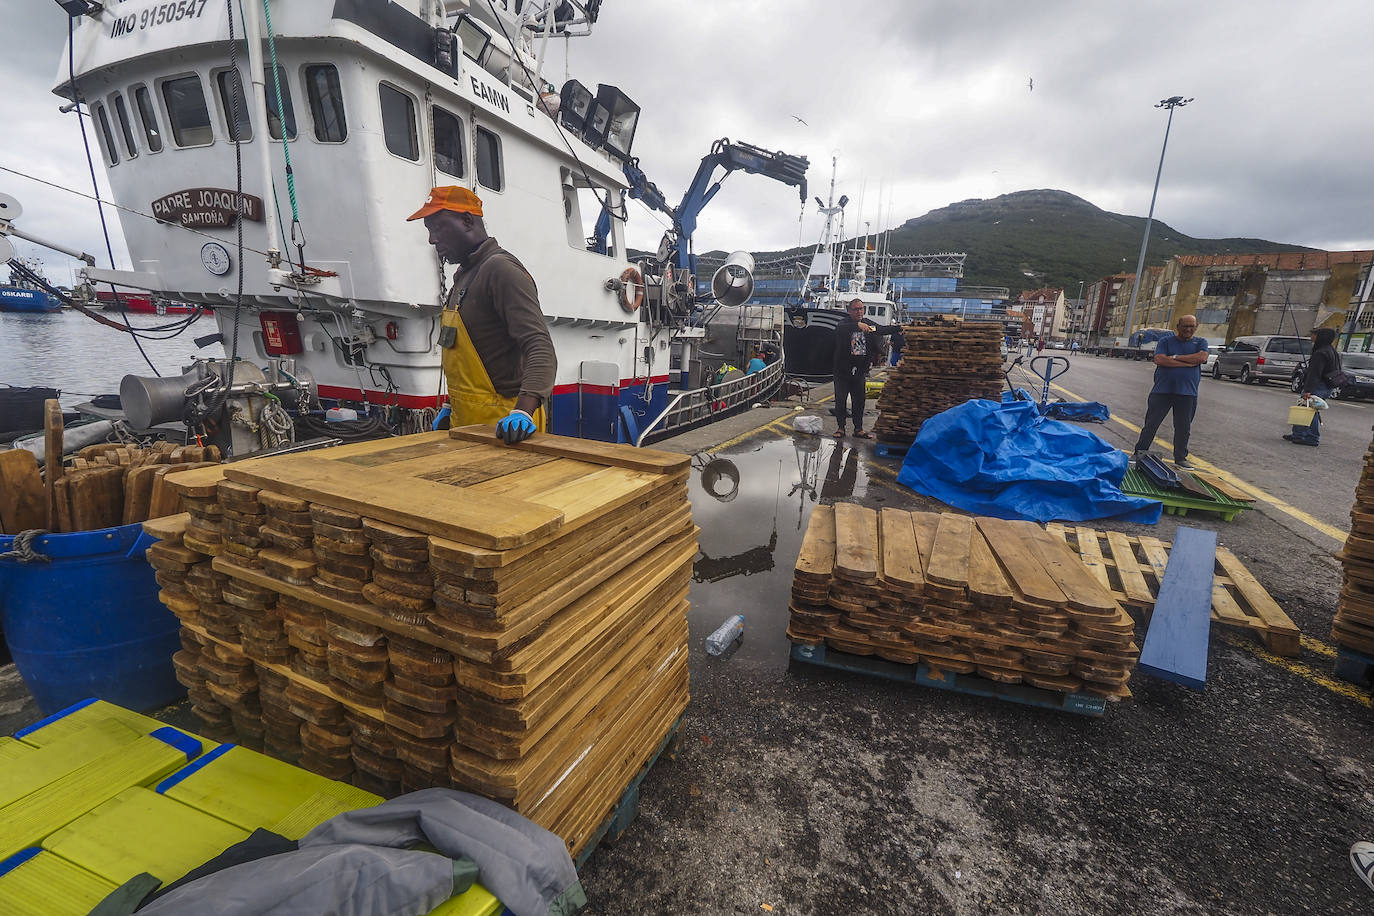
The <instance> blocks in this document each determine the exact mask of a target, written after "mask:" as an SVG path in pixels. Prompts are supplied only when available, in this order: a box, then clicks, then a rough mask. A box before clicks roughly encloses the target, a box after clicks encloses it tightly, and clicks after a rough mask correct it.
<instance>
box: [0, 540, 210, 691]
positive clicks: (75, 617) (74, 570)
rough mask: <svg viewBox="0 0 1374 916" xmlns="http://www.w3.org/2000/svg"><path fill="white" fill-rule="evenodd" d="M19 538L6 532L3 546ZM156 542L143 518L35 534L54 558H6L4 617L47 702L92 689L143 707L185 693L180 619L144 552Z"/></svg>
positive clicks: (33, 687)
mask: <svg viewBox="0 0 1374 916" xmlns="http://www.w3.org/2000/svg"><path fill="white" fill-rule="evenodd" d="M13 542H14V538H13V537H9V536H0V553H3V552H5V551H8V550H10V549H11V547H12V546H13ZM153 542H154V539H153V538H150V537H149V536H148V535H146V534H144V533H143V527H142V525H140V524H137V523H135V524H132V525H121V526H119V527H118V528H102V529H99V530H97V531H78V532H74V533H72V534H45V535H43V536H41V537H39V538H36V539H35V540H34V542H33V548H34V550H35V552H37V553H42V554H44V555H45V556H48V557H50V558H51V561H50V562H47V563H42V562H36V563H35V562H28V563H22V562H19V561H17V560H14V559H0V626H3V628H4V636H5V640H6V642H8V643H9V648H10V654H11V655H12V656H13V657H14V664H15V667H17V668H18V669H19V675H20V677H22V678H23V679H24V685H25V686H26V687H28V689H29V692H30V693H31V694H33V697H34V699H35V700H36V701H37V702H38V707H39V708H40V709H42V710H43V712H45V713H54V712H57V711H58V710H61V709H65V708H66V707H68V706H70V705H72V704H73V703H76V702H77V701H79V700H83V699H85V698H87V697H98V698H99V699H102V700H108V701H109V702H111V703H117V704H118V705H120V706H124V707H127V708H129V709H136V710H140V711H143V710H149V709H155V708H157V707H159V706H165V705H167V704H168V703H172V702H175V701H176V700H177V699H179V698H180V697H182V696H184V695H185V693H186V690H185V688H183V687H182V686H181V685H180V684H179V683H177V679H176V673H175V671H174V669H173V668H172V655H173V653H175V652H176V651H177V649H179V648H180V640H179V639H178V637H177V630H178V628H179V624H178V623H177V619H176V617H175V616H173V615H172V613H171V612H170V611H168V610H167V609H166V608H165V607H163V606H162V603H161V602H159V601H158V600H157V592H158V586H157V583H156V582H155V581H154V580H153V569H152V567H150V566H149V565H148V561H147V560H146V559H144V556H143V552H144V551H145V550H146V549H147V548H148V545H149V544H152V543H153Z"/></svg>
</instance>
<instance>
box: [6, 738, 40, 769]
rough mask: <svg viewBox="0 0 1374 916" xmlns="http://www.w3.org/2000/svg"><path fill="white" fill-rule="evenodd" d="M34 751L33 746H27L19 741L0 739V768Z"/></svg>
mask: <svg viewBox="0 0 1374 916" xmlns="http://www.w3.org/2000/svg"><path fill="white" fill-rule="evenodd" d="M32 750H33V745H30V744H25V743H24V742H22V741H19V740H18V739H15V738H8V737H6V738H0V766H3V765H4V764H7V763H9V762H10V761H12V760H19V759H20V758H22V757H24V756H25V755H26V754H28V753H29V752H30V751H32Z"/></svg>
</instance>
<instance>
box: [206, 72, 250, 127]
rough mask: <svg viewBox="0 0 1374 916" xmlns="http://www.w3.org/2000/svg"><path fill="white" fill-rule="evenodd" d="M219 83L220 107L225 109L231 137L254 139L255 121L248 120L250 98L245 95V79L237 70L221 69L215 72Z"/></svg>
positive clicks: (226, 125) (226, 122)
mask: <svg viewBox="0 0 1374 916" xmlns="http://www.w3.org/2000/svg"><path fill="white" fill-rule="evenodd" d="M215 82H216V83H217V84H219V102H220V108H221V109H223V111H224V122H225V127H227V128H228V133H229V139H230V140H238V141H239V142H241V143H247V142H248V141H249V140H252V139H253V122H252V121H250V120H248V99H246V98H244V95H243V79H242V78H241V77H240V76H239V72H238V71H237V70H221V71H220V72H219V73H217V74H215Z"/></svg>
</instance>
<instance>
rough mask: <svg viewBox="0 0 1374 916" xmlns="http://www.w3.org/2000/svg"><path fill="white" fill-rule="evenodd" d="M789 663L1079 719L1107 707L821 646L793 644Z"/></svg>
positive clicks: (1087, 697) (1096, 699)
mask: <svg viewBox="0 0 1374 916" xmlns="http://www.w3.org/2000/svg"><path fill="white" fill-rule="evenodd" d="M791 663H792V664H794V665H797V666H801V667H805V666H808V665H809V666H813V667H816V668H826V669H830V670H832V671H849V672H852V673H855V674H864V675H868V676H870V677H880V678H884V679H886V680H890V681H901V682H904V683H911V684H917V685H919V686H922V687H934V688H936V689H938V690H949V691H952V692H954V693H962V694H967V695H969V696H980V697H991V698H993V699H998V700H1003V701H1006V702H1008V703H1019V704H1021V705H1023V706H1034V707H1037V708H1039V709H1053V710H1057V711H1059V712H1071V713H1076V714H1078V715H1083V716H1100V715H1102V713H1103V712H1104V711H1105V710H1106V708H1107V702H1108V701H1107V698H1106V697H1101V696H1095V695H1093V694H1090V693H1062V692H1060V691H1056V690H1042V689H1040V688H1038V687H1029V686H1027V685H1025V684H999V683H998V682H997V681H992V680H989V679H987V678H985V677H978V676H977V675H973V674H957V673H955V672H952V671H942V670H940V669H938V668H935V667H932V666H931V665H930V663H929V662H920V663H918V664H914V665H912V664H902V663H899V662H890V661H885V660H883V659H881V658H872V657H869V656H864V655H850V654H848V653H845V652H838V651H836V650H834V649H829V648H827V647H826V646H824V645H811V644H807V643H794V644H793V646H792V653H791Z"/></svg>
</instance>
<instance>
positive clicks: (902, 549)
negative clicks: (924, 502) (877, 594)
mask: <svg viewBox="0 0 1374 916" xmlns="http://www.w3.org/2000/svg"><path fill="white" fill-rule="evenodd" d="M815 511H819V507H817V509H816V510H815ZM812 525H813V526H814V525H815V519H814V518H813V519H812ZM810 538H811V528H809V527H808V528H807V531H806V539H804V540H803V542H802V553H803V554H805V553H806V549H807V548H806V542H807V540H810ZM878 540H879V542H880V543H881V545H882V551H883V555H882V559H883V563H882V573H881V577H880V578H881V579H882V582H883V584H884V585H885V586H887V587H889V588H893V589H896V590H898V591H900V592H902V593H903V594H906V595H918V596H919V595H920V594H921V593H922V592H923V591H924V589H925V583H926V580H925V574H924V573H923V572H922V567H921V554H920V551H919V550H918V549H917V547H916V531H915V529H914V528H912V525H911V513H909V512H902V511H901V510H899V509H880V510H879V511H878ZM829 546H830V553H831V555H832V556H833V554H834V544H833V543H832V544H831V545H829ZM812 550H813V552H814V551H815V550H816V548H815V546H814V545H813V548H812ZM815 565H821V564H815ZM801 568H802V564H801V562H800V560H798V563H797V569H798V571H800V570H801Z"/></svg>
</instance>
